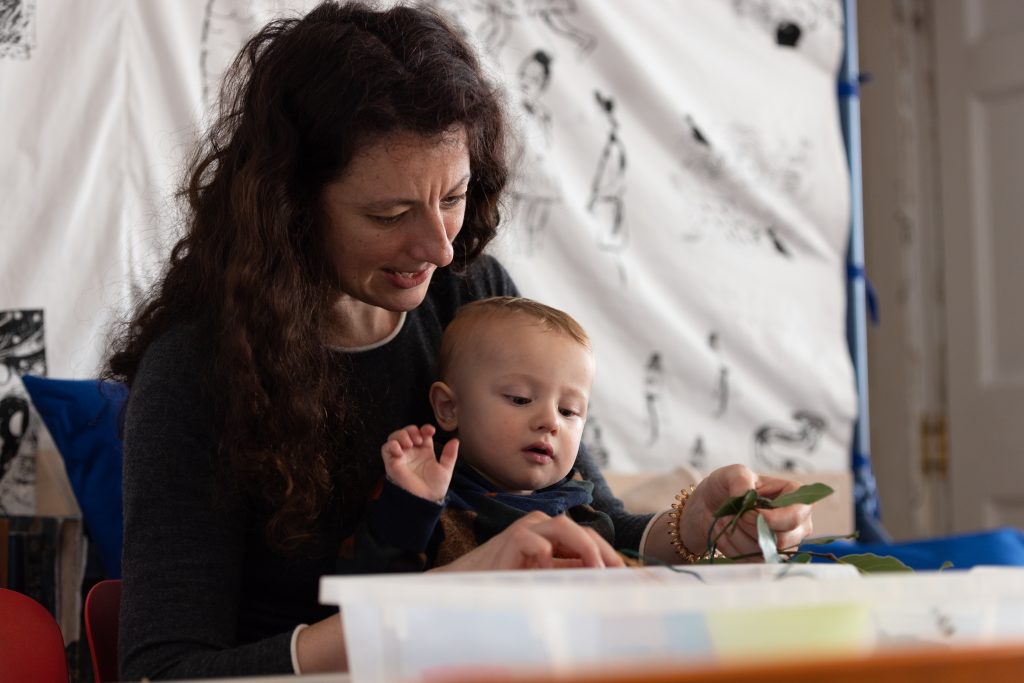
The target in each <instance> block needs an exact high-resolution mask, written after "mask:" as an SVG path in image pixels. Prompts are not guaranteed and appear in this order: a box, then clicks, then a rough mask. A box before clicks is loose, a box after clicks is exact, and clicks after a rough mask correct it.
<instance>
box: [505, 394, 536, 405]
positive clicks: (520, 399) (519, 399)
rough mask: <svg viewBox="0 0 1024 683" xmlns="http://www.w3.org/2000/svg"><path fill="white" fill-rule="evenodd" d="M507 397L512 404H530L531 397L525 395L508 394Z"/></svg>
mask: <svg viewBox="0 0 1024 683" xmlns="http://www.w3.org/2000/svg"><path fill="white" fill-rule="evenodd" d="M505 398H507V399H508V400H509V402H511V403H512V405H516V406H525V405H529V404H530V399H528V398H526V397H525V396H513V395H511V394H506V395H505Z"/></svg>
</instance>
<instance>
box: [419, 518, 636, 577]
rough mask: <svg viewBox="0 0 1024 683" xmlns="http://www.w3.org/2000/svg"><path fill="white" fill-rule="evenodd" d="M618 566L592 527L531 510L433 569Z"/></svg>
mask: <svg viewBox="0 0 1024 683" xmlns="http://www.w3.org/2000/svg"><path fill="white" fill-rule="evenodd" d="M622 566H623V561H622V558H621V557H620V556H619V554H618V553H616V552H615V550H614V549H613V548H612V547H611V545H609V544H608V542H607V541H605V540H604V539H603V538H601V536H600V535H599V534H598V533H597V532H596V531H594V530H593V529H590V528H587V527H582V526H580V525H579V524H577V523H576V522H574V521H573V520H572V519H570V518H569V517H567V516H566V515H558V516H557V517H549V516H548V515H546V514H544V513H543V512H538V511H534V512H531V513H529V514H527V515H526V516H524V517H523V518H522V519H519V520H516V522H515V523H513V524H511V525H510V526H509V527H508V528H507V529H505V530H504V531H502V532H501V533H500V534H498V535H497V536H494V537H493V538H491V540H489V541H487V542H486V543H484V544H483V545H481V546H479V547H477V548H475V549H474V550H472V551H471V552H469V553H467V554H465V555H463V556H462V557H460V558H459V559H457V560H455V561H454V562H452V563H450V564H447V565H445V566H443V567H438V568H437V569H436V570H435V571H481V570H492V569H550V568H553V567H622Z"/></svg>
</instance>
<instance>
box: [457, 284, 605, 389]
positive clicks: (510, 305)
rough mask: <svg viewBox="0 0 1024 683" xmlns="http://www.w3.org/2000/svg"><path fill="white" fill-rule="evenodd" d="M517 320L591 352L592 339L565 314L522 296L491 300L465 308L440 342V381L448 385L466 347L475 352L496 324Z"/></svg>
mask: <svg viewBox="0 0 1024 683" xmlns="http://www.w3.org/2000/svg"><path fill="white" fill-rule="evenodd" d="M516 316H520V317H524V318H527V319H529V323H528V324H533V325H537V326H538V327H540V328H541V329H542V330H544V331H545V332H555V333H557V334H563V335H565V336H566V337H569V338H570V339H572V340H573V341H574V342H576V343H577V344H579V345H580V346H582V347H583V348H585V349H587V350H590V337H589V336H588V335H587V331H586V330H584V329H583V326H582V325H580V324H579V323H578V322H576V319H575V318H573V317H572V316H571V315H569V314H568V313H566V312H565V311H562V310H559V309H557V308H554V307H552V306H548V305H547V304H542V303H540V302H539V301H534V300H533V299H527V298H525V297H519V296H492V297H490V298H488V299H480V300H478V301H472V302H470V303H468V304H466V305H465V306H462V307H461V308H460V309H459V311H458V313H456V314H455V317H454V318H453V319H452V321H451V322H450V323H448V327H446V328H445V329H444V336H443V337H442V338H441V351H440V353H439V355H438V365H437V367H438V377H439V378H440V379H441V380H444V381H447V379H448V377H449V373H450V372H451V369H452V368H453V367H454V365H455V363H456V362H457V361H456V357H457V356H458V354H459V351H460V349H462V348H463V347H467V348H474V347H475V346H477V345H478V344H479V339H478V338H477V337H476V335H477V334H479V332H480V331H481V330H482V329H484V328H486V326H487V325H488V323H490V322H493V321H494V320H496V319H498V320H508V319H510V318H514V317H516Z"/></svg>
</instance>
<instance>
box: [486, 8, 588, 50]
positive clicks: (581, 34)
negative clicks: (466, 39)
mask: <svg viewBox="0 0 1024 683" xmlns="http://www.w3.org/2000/svg"><path fill="white" fill-rule="evenodd" d="M520 2H522V3H524V4H525V7H523V6H522V5H520ZM473 4H474V7H476V8H477V9H478V10H480V12H481V13H482V14H483V15H484V20H483V21H482V22H481V23H480V25H479V26H478V27H477V30H476V34H477V36H479V38H480V41H481V43H483V45H484V47H485V48H486V49H487V51H488V52H490V53H491V55H492V56H494V57H495V58H498V57H500V56H501V50H502V48H504V47H505V45H506V43H508V39H509V38H510V37H511V35H512V28H513V22H516V21H519V20H520V19H522V17H523V10H524V9H525V14H526V16H528V17H530V18H533V19H539V20H540V21H541V22H542V23H543V24H544V25H545V26H547V27H548V29H549V30H550V31H551V32H552V33H554V34H555V35H556V36H558V37H559V38H561V39H563V40H568V41H569V42H570V43H572V44H573V45H574V46H575V48H576V53H577V55H579V56H580V57H582V56H585V55H587V54H588V53H590V52H591V51H593V49H594V48H595V47H597V39H596V38H595V37H594V36H592V35H590V34H589V33H587V32H586V31H584V30H583V29H581V28H580V27H579V26H577V25H576V23H575V18H576V17H575V15H577V13H578V10H577V8H576V2H575V0H476V2H474V3H473Z"/></svg>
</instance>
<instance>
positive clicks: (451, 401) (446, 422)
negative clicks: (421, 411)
mask: <svg viewBox="0 0 1024 683" xmlns="http://www.w3.org/2000/svg"><path fill="white" fill-rule="evenodd" d="M430 405H431V407H432V408H433V409H434V419H435V420H437V424H438V426H439V427H440V428H441V429H443V430H445V431H446V432H454V431H455V430H456V429H458V427H459V420H458V412H459V411H458V405H457V401H456V399H455V392H454V391H452V388H451V387H450V386H448V385H447V384H445V383H444V382H434V383H433V384H431V385H430Z"/></svg>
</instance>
